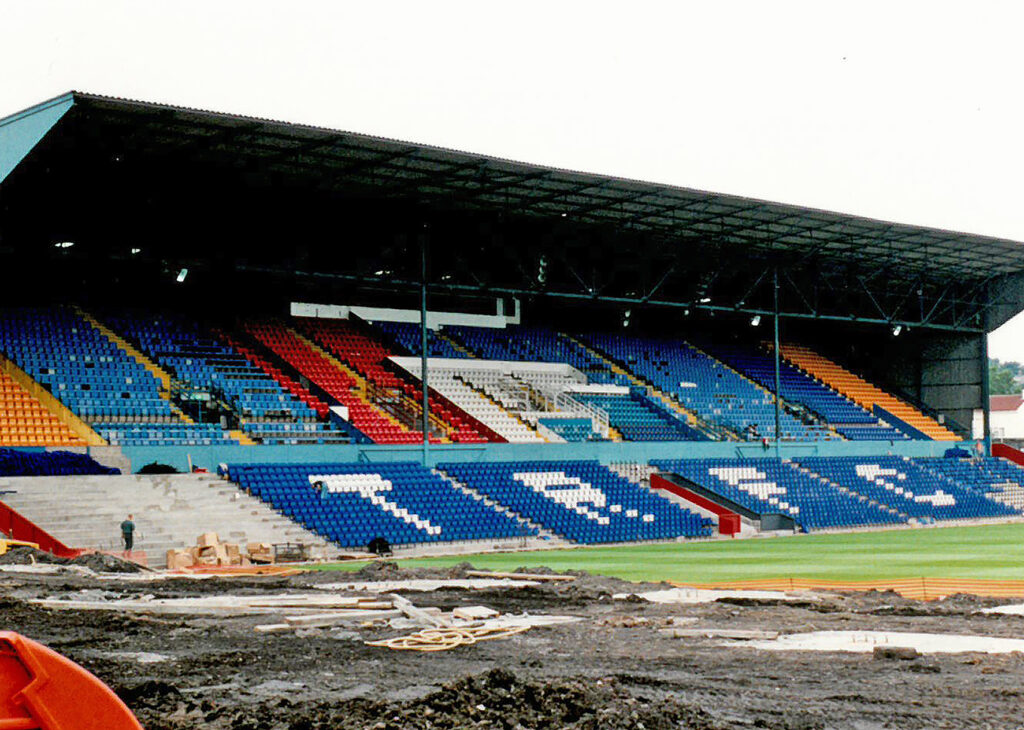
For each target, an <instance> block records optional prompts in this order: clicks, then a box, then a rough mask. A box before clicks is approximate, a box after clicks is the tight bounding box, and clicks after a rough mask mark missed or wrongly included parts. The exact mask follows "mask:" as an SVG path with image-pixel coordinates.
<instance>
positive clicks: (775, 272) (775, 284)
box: [772, 266, 782, 461]
mask: <svg viewBox="0 0 1024 730" xmlns="http://www.w3.org/2000/svg"><path fill="white" fill-rule="evenodd" d="M772 288H773V294H774V306H773V309H774V312H773V316H772V322H773V323H774V325H775V347H774V349H773V352H774V353H775V458H776V459H778V460H779V461H781V460H782V448H781V446H780V445H779V438H780V436H781V434H780V433H779V431H780V429H781V423H782V413H781V409H782V393H781V392H780V391H781V386H780V381H781V377H780V373H779V369H780V365H779V358H780V357H781V355H780V354H779V267H778V266H776V267H775V268H773V269H772Z"/></svg>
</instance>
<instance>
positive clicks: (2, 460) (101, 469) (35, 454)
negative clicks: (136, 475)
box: [0, 449, 121, 477]
mask: <svg viewBox="0 0 1024 730" xmlns="http://www.w3.org/2000/svg"><path fill="white" fill-rule="evenodd" d="M120 473H121V470H120V469H115V468H113V467H109V466H103V465H102V464H100V463H98V462H97V461H96V460H94V459H93V458H92V457H91V456H87V455H85V454H76V453H73V452H71V451H19V450H17V449H0V476H4V477H36V476H73V475H79V474H120Z"/></svg>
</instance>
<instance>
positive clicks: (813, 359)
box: [781, 345, 960, 441]
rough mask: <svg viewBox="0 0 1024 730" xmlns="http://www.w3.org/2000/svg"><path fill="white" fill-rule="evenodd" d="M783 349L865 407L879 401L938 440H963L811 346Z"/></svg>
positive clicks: (796, 362) (788, 356) (905, 420)
mask: <svg viewBox="0 0 1024 730" xmlns="http://www.w3.org/2000/svg"><path fill="white" fill-rule="evenodd" d="M781 350H782V356H783V357H785V358H786V359H787V360H789V361H790V362H791V363H793V364H794V365H796V366H797V367H799V368H800V369H802V370H805V371H806V372H808V373H810V374H811V375H812V376H813V377H815V378H818V379H819V380H821V381H822V382H823V383H825V384H826V385H828V386H829V387H832V388H834V389H836V390H837V391H839V392H840V393H842V394H843V395H845V396H846V397H848V398H849V399H850V400H852V401H854V402H855V403H858V404H859V405H860V406H862V407H863V408H865V409H867V410H869V411H872V407H873V406H875V405H876V404H877V405H878V406H879V407H881V408H884V409H885V410H887V411H888V412H889V413H891V414H892V415H894V416H896V417H897V418H899V419H901V420H902V421H903V422H904V423H907V424H909V425H911V426H913V427H914V428H916V429H917V430H918V431H920V432H922V433H924V434H925V435H926V436H928V437H929V438H933V439H935V440H936V441H959V440H960V439H959V438H957V436H956V434H954V433H953V432H952V431H950V430H949V429H947V428H945V427H943V426H940V425H939V424H938V422H936V421H935V420H933V419H931V418H929V417H928V416H926V415H924V414H923V413H921V411H919V410H917V409H916V408H913V407H912V406H910V405H908V404H907V403H904V402H903V401H901V400H899V399H898V398H896V397H894V396H892V395H889V394H888V393H886V392H885V391H883V390H882V389H881V388H878V387H876V386H874V385H872V384H871V383H869V382H868V381H866V380H864V378H861V377H859V376H857V375H854V374H853V373H851V372H850V371H849V370H847V369H846V368H844V367H842V366H840V365H838V364H837V363H834V362H832V361H831V360H829V359H828V358H825V357H822V356H821V355H819V354H818V353H816V352H814V351H813V350H811V349H810V348H809V347H804V346H802V345H783V346H782V348H781ZM872 412H874V411H872Z"/></svg>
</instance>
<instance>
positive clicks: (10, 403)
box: [0, 372, 85, 446]
mask: <svg viewBox="0 0 1024 730" xmlns="http://www.w3.org/2000/svg"><path fill="white" fill-rule="evenodd" d="M0 445H3V446H85V441H83V440H82V439H81V438H80V437H79V436H78V434H76V433H75V432H74V431H72V430H71V429H70V428H69V427H68V426H67V425H66V424H64V423H63V422H62V421H61V420H60V419H59V418H57V416H56V415H55V414H54V413H52V412H51V411H50V410H49V409H47V408H46V406H44V405H43V404H42V403H40V402H39V400H38V399H37V398H36V397H35V396H33V395H32V394H31V393H29V392H28V391H27V390H25V389H24V388H22V387H21V386H20V385H19V384H18V383H17V382H16V381H15V380H14V378H12V377H11V376H9V375H7V374H6V373H3V372H0Z"/></svg>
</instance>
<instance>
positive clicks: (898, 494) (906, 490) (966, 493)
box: [798, 456, 1015, 521]
mask: <svg viewBox="0 0 1024 730" xmlns="http://www.w3.org/2000/svg"><path fill="white" fill-rule="evenodd" d="M798 461H799V463H800V465H801V466H803V467H805V468H807V469H810V470H811V471H812V472H814V473H816V474H820V475H821V476H823V477H826V478H827V479H829V480H831V481H833V482H835V483H837V484H841V485H842V486H844V487H846V488H847V489H849V490H851V491H853V492H856V493H858V494H863V495H864V496H866V497H869V498H870V499H874V500H876V501H878V502H881V503H882V504H887V505H889V506H891V507H893V508H895V509H897V510H899V511H900V512H901V513H903V514H905V515H907V516H908V517H914V518H917V519H919V520H925V521H928V520H958V519H974V518H978V517H1002V516H1006V515H1012V514H1015V510H1013V509H1012V508H1010V507H1007V506H1006V505H1004V504H1000V503H998V502H994V501H992V500H990V499H987V498H986V497H984V496H982V494H981V493H980V492H978V491H975V490H974V489H972V488H970V487H969V486H964V485H962V484H960V483H958V482H957V481H953V479H951V478H949V477H946V476H943V475H941V474H938V473H936V472H933V471H931V470H929V469H928V468H925V467H924V466H922V465H921V464H918V463H917V462H916V461H915V460H913V459H908V458H905V457H901V456H870V457H868V456H840V457H808V458H801V459H798ZM929 461H931V460H926V461H925V462H924V463H928V462H929Z"/></svg>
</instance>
